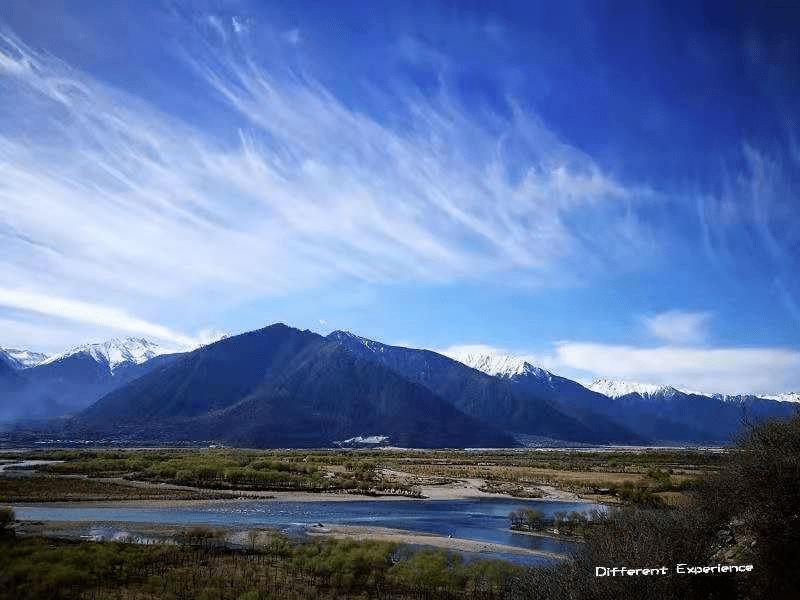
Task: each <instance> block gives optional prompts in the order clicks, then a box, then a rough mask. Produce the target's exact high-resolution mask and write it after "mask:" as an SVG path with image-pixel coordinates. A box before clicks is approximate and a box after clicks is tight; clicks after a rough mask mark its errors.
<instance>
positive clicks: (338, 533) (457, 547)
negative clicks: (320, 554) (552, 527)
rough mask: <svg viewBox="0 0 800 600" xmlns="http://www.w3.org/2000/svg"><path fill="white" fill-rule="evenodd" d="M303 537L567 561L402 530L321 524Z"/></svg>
mask: <svg viewBox="0 0 800 600" xmlns="http://www.w3.org/2000/svg"><path fill="white" fill-rule="evenodd" d="M306 533H307V534H308V535H310V536H312V537H334V538H339V539H353V540H356V541H359V542H362V541H365V540H375V541H382V542H396V543H398V544H409V545H417V546H435V547H437V548H445V549H447V550H452V551H455V552H475V553H504V554H515V555H519V556H537V557H542V558H551V559H554V560H559V559H564V558H566V557H565V555H563V554H559V553H556V552H548V551H546V550H534V549H531V548H520V547H519V546H508V545H505V544H495V543H492V542H479V541H476V540H469V539H464V538H453V537H445V536H440V535H434V534H429V533H415V532H414V533H412V532H409V531H406V530H403V529H392V528H390V527H375V526H371V525H338V524H334V525H324V524H320V525H317V526H313V525H312V526H310V527H307V528H306Z"/></svg>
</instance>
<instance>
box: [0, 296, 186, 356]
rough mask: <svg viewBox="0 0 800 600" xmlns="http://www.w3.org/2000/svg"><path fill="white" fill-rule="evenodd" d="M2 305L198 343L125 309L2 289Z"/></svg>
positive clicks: (0, 300)
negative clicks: (131, 313) (133, 314)
mask: <svg viewBox="0 0 800 600" xmlns="http://www.w3.org/2000/svg"><path fill="white" fill-rule="evenodd" d="M0 306H4V307H7V308H12V309H16V310H20V311H27V312H32V313H36V314H39V315H47V316H51V317H56V318H58V319H62V320H65V321H73V322H75V323H83V324H87V325H92V326H95V327H97V328H100V329H106V330H108V329H111V330H116V331H122V332H126V333H132V334H139V335H143V336H147V337H152V338H156V339H159V340H168V341H170V342H174V343H177V344H180V345H184V346H192V345H194V343H195V340H194V339H192V338H190V337H187V336H184V335H181V334H180V333H177V332H175V331H172V330H170V329H169V328H167V327H164V326H162V325H158V324H156V323H150V322H148V321H145V320H144V319H140V318H137V317H134V316H132V315H130V314H128V313H127V312H125V311H124V310H120V309H117V308H112V307H108V306H102V305H98V304H89V303H87V302H79V301H75V300H69V299H66V298H58V297H53V296H46V295H43V294H37V293H31V292H26V291H22V290H10V289H3V288H0Z"/></svg>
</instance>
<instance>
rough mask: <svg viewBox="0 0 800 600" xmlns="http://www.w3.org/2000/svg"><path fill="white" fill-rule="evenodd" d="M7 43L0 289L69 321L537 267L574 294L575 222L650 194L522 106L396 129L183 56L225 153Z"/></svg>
mask: <svg viewBox="0 0 800 600" xmlns="http://www.w3.org/2000/svg"><path fill="white" fill-rule="evenodd" d="M232 23H233V27H234V28H235V29H237V23H238V27H242V26H243V25H242V22H241V20H238V21H237V20H233V21H232ZM208 25H209V26H210V27H211V28H212V29H214V30H217V25H219V27H220V28H221V31H222V32H223V33H224V32H225V29H224V28H222V22H221V21H219V19H215V20H208ZM206 29H208V27H206ZM237 30H238V29H237ZM228 37H231V36H228ZM0 41H2V44H0V48H1V49H0V69H2V72H3V73H4V74H5V77H3V78H0V106H2V107H5V108H0V111H3V110H12V108H13V110H14V111H15V113H14V114H15V115H17V116H24V117H25V118H24V119H19V120H16V121H14V122H17V123H19V125H18V126H17V127H16V128H11V127H7V126H5V125H3V126H2V127H0V288H3V289H5V290H15V289H18V288H22V287H24V288H25V289H26V290H29V291H30V292H31V293H34V294H38V295H40V296H41V297H50V298H62V299H69V300H64V301H65V302H75V303H76V304H75V306H73V307H72V308H77V307H79V306H83V307H88V306H94V305H98V306H114V307H121V308H119V309H110V310H119V311H120V313H119V314H117V315H116V317H121V316H122V315H125V318H130V319H134V317H131V316H129V315H128V312H125V311H129V312H130V313H131V314H132V313H134V312H139V311H140V308H139V307H140V306H143V305H146V306H148V307H149V309H150V310H148V312H150V313H152V314H155V312H154V311H155V307H157V306H158V305H164V304H165V303H166V304H169V305H171V306H174V305H176V304H178V303H184V302H191V303H193V308H194V310H193V313H194V314H203V313H204V312H205V310H208V308H210V307H211V306H214V307H215V308H219V307H220V306H224V305H226V304H227V305H236V304H241V302H242V301H243V300H250V299H253V298H257V297H260V296H264V295H268V294H283V293H286V292H289V291H292V290H298V289H313V288H316V287H319V286H324V285H325V284H326V283H329V282H332V281H335V280H337V279H341V278H348V279H351V280H357V281H365V282H390V281H392V282H393V281H406V282H407V281H424V282H444V281H452V280H454V279H458V278H464V277H482V276H487V275H492V274H496V273H498V272H503V271H510V270H512V269H529V270H533V271H536V272H539V273H541V274H543V276H544V277H547V276H551V277H554V278H558V279H559V280H562V279H563V278H565V277H567V276H568V272H569V271H570V269H572V270H581V269H584V270H591V269H592V268H593V266H592V265H590V264H588V261H587V257H586V254H587V253H585V252H583V253H582V252H581V244H582V243H583V241H582V240H584V239H586V238H587V237H591V236H589V235H587V232H586V231H582V232H580V235H578V234H577V233H576V232H575V231H574V230H573V228H572V227H571V226H570V224H569V223H568V221H569V219H568V218H567V217H568V216H569V215H571V214H581V215H590V216H593V217H596V218H594V219H593V221H596V222H598V223H606V224H607V223H608V222H609V221H612V222H614V223H617V225H619V226H622V225H625V226H627V223H628V222H629V220H627V219H623V218H622V217H621V216H620V215H619V208H620V205H621V203H622V204H624V205H625V206H630V203H631V202H632V201H634V200H635V197H636V195H637V194H638V193H639V192H637V191H634V190H630V189H627V188H625V187H623V186H622V185H621V184H620V183H618V182H616V181H614V180H613V179H612V178H611V177H610V176H608V175H606V174H604V173H602V172H601V171H600V170H599V168H598V167H597V166H596V165H595V164H594V163H593V162H592V161H591V159H589V158H588V157H586V156H585V155H583V154H581V153H580V152H579V151H577V150H575V149H573V148H570V147H568V146H566V145H565V144H563V143H561V142H559V141H558V140H557V139H556V138H555V136H554V135H553V134H552V132H550V131H549V130H547V128H546V127H544V126H543V125H542V124H541V123H540V122H539V121H538V120H537V119H536V117H535V116H532V115H530V114H526V113H525V112H524V111H522V110H521V109H520V108H519V107H518V106H515V108H514V117H513V118H511V119H510V120H507V121H503V122H500V121H499V120H498V119H497V118H493V119H489V118H487V119H483V118H480V116H475V115H470V114H468V113H466V112H465V111H464V110H462V109H460V108H459V107H458V106H456V105H455V104H453V103H452V101H451V100H450V99H449V98H448V97H447V96H446V95H444V94H443V95H442V96H441V97H439V98H438V99H436V100H423V99H419V98H416V99H412V100H409V101H408V102H407V103H406V107H407V109H408V112H409V114H410V120H409V121H408V123H407V124H406V126H405V128H404V129H395V128H391V127H389V126H388V125H386V124H384V123H381V122H379V121H378V120H376V119H373V118H371V117H369V116H368V115H366V114H365V113H361V112H357V111H355V110H353V109H351V108H349V107H347V106H346V105H345V104H343V103H342V102H340V101H339V100H338V99H337V98H336V97H335V96H334V95H333V94H332V93H331V92H330V91H329V90H327V89H325V88H324V87H323V86H322V85H321V84H320V83H318V82H316V81H314V80H313V79H312V78H310V77H308V76H305V75H303V76H278V75H277V74H276V73H277V72H279V69H278V67H277V66H273V67H270V66H263V65H259V64H258V63H257V62H256V61H255V59H254V58H253V57H252V56H249V55H243V54H237V52H239V51H238V50H233V49H232V48H230V47H227V46H225V45H224V44H223V48H222V49H219V44H218V43H217V44H215V45H214V46H215V48H217V50H213V51H212V49H211V46H210V45H208V46H198V47H197V48H192V52H187V60H188V61H190V62H191V64H192V66H193V67H194V68H195V69H196V70H197V72H198V73H200V74H201V75H202V77H203V78H204V79H205V81H206V82H207V83H208V85H209V87H210V89H211V90H213V91H214V92H216V93H218V94H220V95H221V96H222V97H223V98H224V99H225V100H226V101H227V102H228V103H229V105H230V107H231V108H232V110H233V111H234V113H235V114H236V115H237V116H238V118H240V119H241V122H242V123H243V124H244V129H243V130H242V132H241V133H240V136H239V139H238V141H237V142H236V143H232V142H231V143H225V142H223V141H219V140H217V139H213V138H211V137H209V136H208V135H207V134H205V133H204V132H203V131H202V130H200V129H198V128H197V127H194V126H189V125H187V124H186V123H183V122H181V121H179V120H177V119H175V118H173V117H170V116H168V115H165V114H163V113H161V112H159V111H158V110H156V109H155V108H153V107H152V106H149V105H148V104H146V103H144V102H142V101H141V100H139V99H137V98H135V97H133V96H131V95H128V94H126V93H122V92H120V91H119V90H116V89H112V88H109V87H108V86H105V85H103V84H101V83H100V82H98V81H96V80H94V79H92V78H91V77H88V76H87V75H85V74H83V73H81V72H79V71H77V70H75V69H73V68H71V67H69V66H67V65H65V64H63V63H61V62H60V61H58V60H56V59H54V58H52V57H51V56H49V55H45V54H40V53H37V52H35V51H32V50H31V49H29V48H27V47H26V46H25V45H24V44H22V43H21V42H19V40H17V39H16V38H14V37H13V36H11V35H9V34H6V33H2V32H0ZM284 45H285V44H284ZM276 61H277V62H280V61H278V59H276ZM26 111H27V112H26ZM4 114H5V113H2V112H0V117H2V116H3V115H4ZM229 116H230V115H229ZM3 122H4V121H3V120H2V119H0V123H3ZM5 122H7V123H10V122H11V121H10V120H9V121H5ZM512 171H513V172H514V176H513V177H512V176H511V175H510V174H509V173H510V172H512ZM623 221H624V222H623ZM620 223H622V225H620ZM634 238H635V233H634V234H631V235H629V236H628V238H622V237H621V238H620V240H619V241H618V242H617V241H615V242H614V243H615V244H617V243H618V244H619V245H618V246H608V247H605V248H604V250H605V251H607V253H608V254H609V255H614V253H615V252H616V250H618V249H619V248H631V247H633V246H635V244H636V240H635V239H634ZM547 274H549V275H547ZM133 307H136V309H135V310H134V308H133ZM62 308H63V307H62ZM65 312H67V311H60V310H59V311H56V310H54V311H52V314H53V315H54V316H55V315H57V314H59V315H61V316H64V313H65ZM78 313H80V314H90V313H91V311H88V312H86V311H84V312H83V313H81V311H78ZM109 314H110V313H109ZM116 317H115V318H113V319H111V321H115V322H119V321H120V319H117V318H116ZM65 318H66V317H65ZM123 320H124V319H123ZM90 321H91V319H89V318H88V317H87V319H86V320H85V321H83V322H86V323H89V322H90ZM91 322H94V321H91ZM126 326H127V325H126ZM142 326H144V325H142ZM137 327H138V325H137ZM161 333H165V334H166V333H167V332H161ZM173 334H174V332H171V333H170V335H173ZM175 335H178V334H175Z"/></svg>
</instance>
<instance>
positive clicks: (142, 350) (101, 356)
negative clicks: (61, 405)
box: [41, 338, 174, 373]
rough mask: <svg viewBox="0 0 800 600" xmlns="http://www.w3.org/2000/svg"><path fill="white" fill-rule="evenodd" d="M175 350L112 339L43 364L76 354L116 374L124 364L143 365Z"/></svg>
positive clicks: (78, 349) (57, 356) (80, 347)
mask: <svg viewBox="0 0 800 600" xmlns="http://www.w3.org/2000/svg"><path fill="white" fill-rule="evenodd" d="M171 352H174V350H171V349H168V348H163V347H162V346H160V345H159V344H157V343H155V342H151V341H149V340H146V339H143V338H125V339H112V340H108V341H106V342H101V343H98V344H83V345H81V346H76V347H74V348H71V349H70V350H67V351H66V352H62V353H61V354H57V355H55V356H51V357H50V358H48V359H47V360H45V361H43V362H42V363H41V364H45V365H46V364H50V363H54V362H56V361H59V360H62V359H64V358H67V357H69V356H74V355H76V354H86V355H88V356H91V357H92V358H93V359H94V360H96V361H97V362H98V363H101V364H105V365H108V370H109V371H110V372H112V373H113V372H114V369H116V368H117V367H118V366H119V365H121V364H123V363H134V364H141V363H143V362H145V361H148V360H150V359H151V358H153V357H154V356H158V355H160V354H169V353H171Z"/></svg>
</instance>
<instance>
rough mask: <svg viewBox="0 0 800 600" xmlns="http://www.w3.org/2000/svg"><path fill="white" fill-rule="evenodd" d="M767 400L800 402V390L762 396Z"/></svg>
mask: <svg viewBox="0 0 800 600" xmlns="http://www.w3.org/2000/svg"><path fill="white" fill-rule="evenodd" d="M760 398H764V399H765V400H777V401H778V402H800V392H786V393H784V394H775V395H771V396H760Z"/></svg>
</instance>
